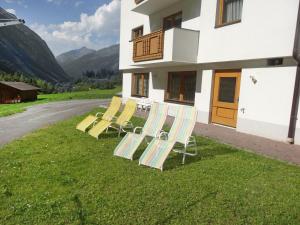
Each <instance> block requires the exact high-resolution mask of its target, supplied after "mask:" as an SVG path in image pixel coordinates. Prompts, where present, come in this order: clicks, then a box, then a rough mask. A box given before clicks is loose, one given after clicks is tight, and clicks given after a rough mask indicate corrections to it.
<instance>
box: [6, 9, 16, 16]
mask: <svg viewBox="0 0 300 225" xmlns="http://www.w3.org/2000/svg"><path fill="white" fill-rule="evenodd" d="M5 10H6V11H7V12H9V13H11V14H14V15H16V10H14V9H5Z"/></svg>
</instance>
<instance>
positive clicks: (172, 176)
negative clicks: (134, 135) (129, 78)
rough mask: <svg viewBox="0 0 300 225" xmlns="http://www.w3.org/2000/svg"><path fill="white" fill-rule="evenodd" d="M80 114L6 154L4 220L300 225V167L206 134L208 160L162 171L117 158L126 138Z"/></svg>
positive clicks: (0, 174)
mask: <svg viewBox="0 0 300 225" xmlns="http://www.w3.org/2000/svg"><path fill="white" fill-rule="evenodd" d="M81 118H82V117H77V118H75V119H71V120H68V121H64V122H61V123H59V124H57V125H54V126H51V127H50V128H46V129H43V130H40V131H38V132H35V133H33V134H31V135H28V136H27V137H25V138H23V139H21V140H19V141H15V142H13V143H11V144H9V145H7V146H6V147H4V148H3V149H1V151H0V202H1V204H0V224H185V225H186V224H214V225H216V224H224V225H225V224H226V225H227V224H272V225H276V224H278V225H282V224H285V225H287V224H293V225H296V224H300V168H299V167H296V166H291V165H287V164H285V163H282V162H278V161H275V160H271V159H267V158H264V157H261V156H257V155H254V154H251V153H248V152H244V151H240V150H237V149H235V148H232V147H229V146H226V145H223V144H219V143H216V142H214V141H211V140H208V139H204V138H200V137H199V138H198V139H197V140H198V143H199V145H200V146H201V148H200V149H201V153H202V159H200V157H197V158H188V160H187V164H186V165H184V166H181V165H180V161H181V157H177V156H175V155H173V156H172V157H171V158H170V159H169V160H168V161H167V166H166V167H167V170H166V171H164V172H160V171H158V170H153V169H149V168H145V167H140V166H138V162H137V160H134V161H133V162H131V161H128V160H124V159H121V158H116V157H113V156H112V153H113V150H114V148H115V146H116V145H117V143H118V142H119V141H120V139H118V138H116V135H109V134H108V135H103V136H102V139H101V140H96V139H94V138H92V137H89V136H88V135H87V134H84V133H81V132H79V131H76V130H75V129H74V127H75V125H76V124H77V123H78V122H79V121H80V119H81ZM134 122H135V124H136V125H137V124H141V123H142V120H141V119H135V121H134ZM140 154H141V152H138V154H137V156H138V155H140Z"/></svg>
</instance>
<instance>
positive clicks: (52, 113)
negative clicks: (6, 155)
mask: <svg viewBox="0 0 300 225" xmlns="http://www.w3.org/2000/svg"><path fill="white" fill-rule="evenodd" d="M107 102H108V100H73V101H63V102H52V103H47V104H41V105H35V106H31V107H28V108H27V110H26V111H25V112H23V113H19V114H15V115H12V116H8V117H1V118H0V147H1V146H3V145H4V144H7V143H9V142H10V141H12V140H15V139H17V138H20V137H22V136H24V135H25V134H28V133H30V132H32V131H34V130H37V129H39V128H41V127H44V126H47V125H49V124H53V123H55V122H57V121H61V120H65V119H68V118H70V117H72V116H76V115H81V114H84V113H86V112H88V111H90V110H92V109H93V108H96V107H98V106H99V105H105V104H107Z"/></svg>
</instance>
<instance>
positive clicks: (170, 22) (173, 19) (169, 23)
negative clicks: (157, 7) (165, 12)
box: [163, 12, 182, 30]
mask: <svg viewBox="0 0 300 225" xmlns="http://www.w3.org/2000/svg"><path fill="white" fill-rule="evenodd" d="M181 23H182V12H178V13H175V14H173V15H171V16H168V17H166V18H164V22H163V28H164V30H169V29H172V28H174V27H177V28H181Z"/></svg>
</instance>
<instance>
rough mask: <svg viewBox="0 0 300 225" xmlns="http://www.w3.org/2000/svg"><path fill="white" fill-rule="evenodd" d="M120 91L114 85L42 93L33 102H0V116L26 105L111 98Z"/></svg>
mask: <svg viewBox="0 0 300 225" xmlns="http://www.w3.org/2000/svg"><path fill="white" fill-rule="evenodd" d="M120 91H121V87H120V86H119V87H116V88H114V89H111V90H91V91H80V92H67V93H59V94H44V95H43V94H42V95H38V100H37V101H34V102H25V103H18V104H0V117H3V116H9V115H12V114H15V113H20V112H23V111H24V110H26V107H28V106H32V105H36V104H42V103H47V102H51V101H64V100H72V99H97V98H102V99H103V98H111V97H112V96H113V95H115V94H116V93H118V92H120Z"/></svg>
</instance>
